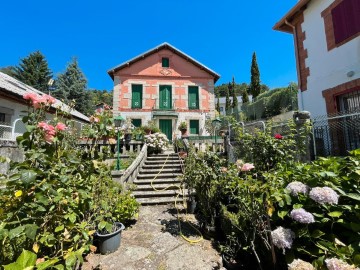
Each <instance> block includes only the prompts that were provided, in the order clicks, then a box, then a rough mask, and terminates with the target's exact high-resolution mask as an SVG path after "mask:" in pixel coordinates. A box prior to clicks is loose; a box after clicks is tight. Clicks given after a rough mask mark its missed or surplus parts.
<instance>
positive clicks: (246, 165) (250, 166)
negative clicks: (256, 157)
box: [241, 163, 255, 172]
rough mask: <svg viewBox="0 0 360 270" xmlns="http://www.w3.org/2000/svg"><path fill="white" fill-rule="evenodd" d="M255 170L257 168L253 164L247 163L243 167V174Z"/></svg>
mask: <svg viewBox="0 0 360 270" xmlns="http://www.w3.org/2000/svg"><path fill="white" fill-rule="evenodd" d="M254 168H255V166H254V164H252V163H245V164H244V165H242V167H241V171H242V172H248V171H250V170H252V169H254Z"/></svg>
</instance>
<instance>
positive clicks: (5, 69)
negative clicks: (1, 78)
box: [0, 66, 15, 77]
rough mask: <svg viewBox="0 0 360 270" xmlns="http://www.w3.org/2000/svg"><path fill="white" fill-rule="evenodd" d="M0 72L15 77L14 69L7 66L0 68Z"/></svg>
mask: <svg viewBox="0 0 360 270" xmlns="http://www.w3.org/2000/svg"><path fill="white" fill-rule="evenodd" d="M0 72H2V73H5V74H7V75H9V76H11V77H15V67H13V66H7V67H2V68H0Z"/></svg>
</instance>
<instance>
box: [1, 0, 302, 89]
mask: <svg viewBox="0 0 360 270" xmlns="http://www.w3.org/2000/svg"><path fill="white" fill-rule="evenodd" d="M296 2H297V0H276V1H266V0H250V1H247V0H223V1H214V0H166V1H165V0H152V1H151V0H138V1H132V0H117V1H113V0H107V1H93V0H90V1H82V0H81V1H78V0H72V1H69V0H62V1H37V0H32V1H27V0H20V1H3V2H2V3H1V10H2V12H1V16H0V25H1V26H2V28H1V29H2V30H1V42H0V67H4V66H9V65H17V64H18V63H19V60H20V59H21V58H24V57H26V56H28V55H29V54H30V53H31V52H34V51H36V50H40V51H41V52H42V53H43V54H44V55H45V57H46V59H47V60H48V63H49V67H50V68H51V69H52V71H53V72H54V74H55V75H56V74H58V73H59V72H62V71H64V70H65V68H66V65H67V63H68V62H69V61H70V60H71V58H72V57H77V58H78V61H79V65H80V67H81V69H82V71H83V72H84V74H85V76H86V77H87V79H88V87H89V88H96V89H107V90H110V89H112V87H113V84H112V80H111V78H110V77H109V76H108V74H107V70H108V69H110V68H112V67H113V66H116V65H118V64H120V63H122V62H124V61H126V60H128V59H130V58H132V57H134V56H136V55H138V54H141V53H143V52H145V51H147V50H149V49H151V48H153V47H155V46H157V45H159V44H161V43H163V42H165V41H166V42H169V43H170V44H172V45H173V46H175V47H176V48H178V49H180V50H182V51H183V52H184V53H186V54H188V55H190V56H191V57H193V58H195V59H196V60H198V61H199V62H201V63H203V64H204V65H206V66H208V67H209V68H211V69H212V70H214V71H216V72H217V73H219V74H220V75H221V78H220V80H219V81H218V82H217V85H219V84H222V83H227V82H229V81H231V80H232V76H235V81H236V82H237V83H241V82H249V81H250V65H251V57H252V53H253V52H254V51H256V54H257V60H258V65H259V68H260V73H261V81H262V83H265V84H267V85H268V86H270V88H274V87H278V86H286V85H288V83H289V82H291V81H295V82H296V81H297V77H296V65H295V55H294V45H293V37H292V35H291V34H286V33H281V32H277V31H274V30H272V27H273V26H274V24H275V23H276V22H277V21H278V20H279V19H280V18H281V17H282V16H283V15H284V14H285V13H286V12H287V11H288V10H289V9H290V8H291V7H293V6H294V5H295V4H296Z"/></svg>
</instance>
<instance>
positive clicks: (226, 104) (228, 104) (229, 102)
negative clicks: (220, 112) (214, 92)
mask: <svg viewBox="0 0 360 270" xmlns="http://www.w3.org/2000/svg"><path fill="white" fill-rule="evenodd" d="M230 91H231V84H230V83H229V85H228V88H227V91H226V101H225V113H226V114H230V108H231V101H230V96H229V92H230Z"/></svg>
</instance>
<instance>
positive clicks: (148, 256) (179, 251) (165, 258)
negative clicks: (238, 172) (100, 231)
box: [82, 205, 225, 270]
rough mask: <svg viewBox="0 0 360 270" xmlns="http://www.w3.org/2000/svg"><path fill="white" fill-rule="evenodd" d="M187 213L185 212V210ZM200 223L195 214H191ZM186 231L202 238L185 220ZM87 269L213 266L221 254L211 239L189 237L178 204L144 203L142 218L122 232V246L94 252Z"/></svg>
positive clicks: (162, 269) (185, 269)
mask: <svg viewBox="0 0 360 270" xmlns="http://www.w3.org/2000/svg"><path fill="white" fill-rule="evenodd" d="M181 216H182V217H184V216H185V214H184V213H182V214H181ZM187 218H188V220H189V221H190V222H191V223H192V224H196V220H195V218H194V216H193V215H190V214H188V215H187ZM182 230H183V232H184V234H185V235H186V236H187V237H189V238H190V239H196V238H198V235H197V233H196V231H195V230H194V229H192V228H191V227H190V226H189V225H188V224H187V223H182ZM87 260H88V261H87V262H86V263H85V264H84V266H83V268H82V269H84V270H91V269H103V270H110V269H119V270H121V269H124V270H125V269H126V270H152V269H154V270H180V269H181V270H192V269H194V270H208V269H209V270H211V269H225V268H223V267H221V257H220V256H219V253H218V252H217V251H216V250H215V249H214V247H213V246H212V243H211V241H209V240H206V239H204V240H202V241H201V242H199V243H196V244H190V243H188V242H187V241H185V240H184V239H183V238H182V237H181V236H180V235H179V230H178V220H177V215H176V209H175V208H174V205H158V206H142V207H141V208H140V213H139V219H138V221H137V222H136V223H135V224H134V225H133V226H131V227H129V228H126V230H125V231H123V232H122V238H121V245H120V248H119V249H118V250H117V251H116V252H114V253H111V254H108V255H100V254H90V255H89V256H88V257H87Z"/></svg>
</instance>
